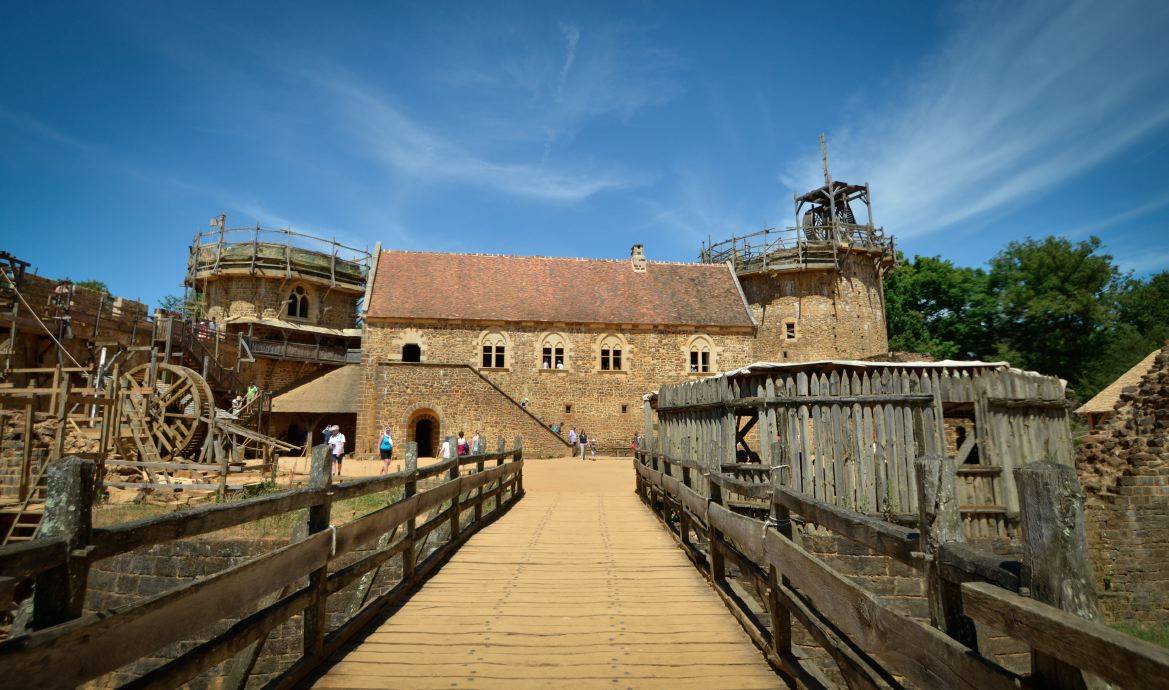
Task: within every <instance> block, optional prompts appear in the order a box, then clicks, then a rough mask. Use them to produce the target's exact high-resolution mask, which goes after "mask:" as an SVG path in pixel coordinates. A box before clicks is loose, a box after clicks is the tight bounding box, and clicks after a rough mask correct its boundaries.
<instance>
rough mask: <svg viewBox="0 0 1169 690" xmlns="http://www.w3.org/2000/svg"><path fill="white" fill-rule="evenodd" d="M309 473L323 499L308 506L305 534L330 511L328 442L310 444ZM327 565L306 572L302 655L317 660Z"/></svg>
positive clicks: (323, 524) (325, 523)
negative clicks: (308, 595)
mask: <svg viewBox="0 0 1169 690" xmlns="http://www.w3.org/2000/svg"><path fill="white" fill-rule="evenodd" d="M310 472H311V474H310V475H309V488H312V489H316V490H318V491H321V492H322V493H324V495H325V498H324V501H323V502H322V503H321V504H320V505H315V506H313V507H311V508H309V510H308V534H309V536H312V535H313V534H315V533H317V532H320V531H322V530H326V529H328V528H329V512H330V507H331V506H330V504H331V503H332V498H331V493H330V491H329V487H330V485H331V484H332V481H333V463H332V458H330V457H329V446H327V445H325V444H324V443H322V444H320V445H318V446H314V447H313V463H312V469H311V470H310ZM327 575H328V566H327V565H323V566H321V567H320V568H317V569H316V570H314V571H313V572H311V573H309V577H308V582H309V588H310V589H311V590H312V600H310V601H309V604H308V606H306V607H305V609H304V655H305V656H307V657H310V658H316V659H318V660H320V659H322V658H323V657H324V652H325V631H326V629H327V628H328V622H329V619H328V615H327V614H326V612H325V605H326V603H327V601H328V598H327V596H326V595H325V587H326V585H327V584H328V582H327Z"/></svg>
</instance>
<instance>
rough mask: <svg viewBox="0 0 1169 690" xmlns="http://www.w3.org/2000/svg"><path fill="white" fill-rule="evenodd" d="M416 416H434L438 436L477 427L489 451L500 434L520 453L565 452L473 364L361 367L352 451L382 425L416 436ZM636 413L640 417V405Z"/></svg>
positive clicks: (365, 445) (367, 446) (369, 446)
mask: <svg viewBox="0 0 1169 690" xmlns="http://www.w3.org/2000/svg"><path fill="white" fill-rule="evenodd" d="M631 414H632V413H631ZM420 415H429V416H431V417H433V418H434V419H436V420H437V422H438V432H437V435H438V437H439V438H445V437H447V436H455V435H457V434H458V432H460V431H463V432H466V436H467V437H468V438H470V437H471V435H472V434H474V433H475V432H476V431H481V432H483V435H484V436H485V437H486V438H487V439H488V450H495V447H496V444H497V443H498V439H499V438H500V437H501V436H502V437H503V438H504V439H505V440H506V442H507V446H508V447H509V448H510V447H511V446H512V444H513V440H514V439H515V437H516V436H517V435H519V436H521V437H522V438H523V443H524V457H527V458H549V457H564V456H566V455H568V454H569V453H570V451H569V449H568V447H567V446H566V445H565V443H564V442H563V441H562V440H561V439H560V438H559V437H558V436H556V434H554V433H552V431H551V430H550V429H548V428H546V427H545V426H543V425H542V424H541V423H540V422H539V421H538V420H537V418H535V417H534V416H533V415H532V414H530V413H529V412H528V411H526V410H525V409H524V408H522V407H521V406H520V404H519V402H518V401H515V400H511V399H508V397H507V396H506V395H504V394H503V393H502V392H500V391H499V390H497V389H496V388H494V387H493V386H492V384H491V383H490V382H489V381H488V380H485V379H484V377H481V376H480V375H479V374H478V373H476V372H475V370H474V369H472V368H470V367H468V366H466V365H454V366H452V365H443V364H431V363H419V364H408V363H387V364H379V365H373V366H369V367H366V368H365V370H363V377H362V394H361V410H360V412H359V413H358V415H357V437H356V438H357V441H356V442H355V445H354V450H355V452H357V453H373V452H375V444H376V443H377V442H378V440H379V439H380V438H381V429H382V428H383V427H384V426H387V425H388V426H389V427H390V429H391V433H393V434H394V436H395V438H396V439H397V440H398V442H399V443H401V442H405V441H415V440H417V439H415V438H414V428H411V427H412V426H413V425H412V424H411V421H412V420H416V419H417V418H418V417H419V416H420ZM636 416H637V417H638V418H639V419H640V417H641V415H640V409H639V411H638V414H637V415H636ZM423 452H424V451H423Z"/></svg>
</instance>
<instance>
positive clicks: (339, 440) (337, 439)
mask: <svg viewBox="0 0 1169 690" xmlns="http://www.w3.org/2000/svg"><path fill="white" fill-rule="evenodd" d="M329 447H330V448H332V449H333V467H334V469H336V474H337V476H338V477H340V476H341V459H342V458H344V457H345V434H343V433H341V428H340V427H338V426H336V425H334V426H333V435H332V436H330V437H329Z"/></svg>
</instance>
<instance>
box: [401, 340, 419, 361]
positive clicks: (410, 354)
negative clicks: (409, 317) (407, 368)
mask: <svg viewBox="0 0 1169 690" xmlns="http://www.w3.org/2000/svg"><path fill="white" fill-rule="evenodd" d="M402 361H403V362H421V361H422V346H421V345H419V344H418V343H406V344H405V345H403V346H402Z"/></svg>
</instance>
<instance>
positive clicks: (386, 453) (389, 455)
mask: <svg viewBox="0 0 1169 690" xmlns="http://www.w3.org/2000/svg"><path fill="white" fill-rule="evenodd" d="M378 451H379V452H381V456H382V471H381V472H379V473H378V474H386V473H387V472H389V471H390V463H391V462H393V461H394V437H393V436H390V427H386V428H385V430H384V431H382V441H381V443H380V444H378Z"/></svg>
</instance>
